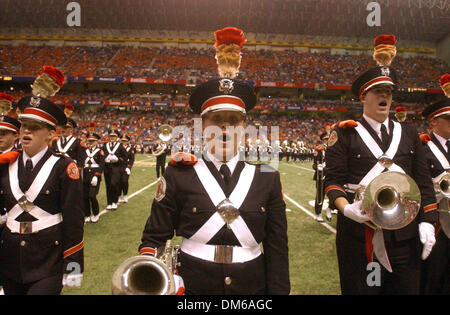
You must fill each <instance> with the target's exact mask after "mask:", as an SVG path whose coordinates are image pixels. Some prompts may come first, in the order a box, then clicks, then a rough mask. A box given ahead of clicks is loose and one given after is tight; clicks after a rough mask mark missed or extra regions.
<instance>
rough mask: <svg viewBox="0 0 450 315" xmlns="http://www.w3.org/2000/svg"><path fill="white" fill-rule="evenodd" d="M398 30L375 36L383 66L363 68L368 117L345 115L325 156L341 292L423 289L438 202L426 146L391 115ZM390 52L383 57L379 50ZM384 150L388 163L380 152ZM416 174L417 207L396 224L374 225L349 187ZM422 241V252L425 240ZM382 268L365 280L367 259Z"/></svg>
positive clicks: (359, 92) (356, 88)
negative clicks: (389, 173) (393, 173)
mask: <svg viewBox="0 0 450 315" xmlns="http://www.w3.org/2000/svg"><path fill="white" fill-rule="evenodd" d="M395 42H396V40H395V38H394V37H393V36H387V35H384V36H380V37H377V38H376V39H375V54H374V59H375V60H377V63H378V66H377V67H375V68H372V69H370V70H368V71H366V72H364V73H363V74H361V75H360V76H359V77H358V78H357V79H356V80H355V82H354V83H353V85H352V91H353V93H354V94H355V95H356V96H357V97H359V99H360V101H361V103H362V104H363V117H362V118H361V119H360V120H359V121H358V122H355V121H345V122H341V123H339V124H338V125H337V127H336V128H335V129H334V130H333V131H332V132H331V134H330V137H329V140H328V144H327V152H326V153H327V154H326V169H325V187H326V189H325V191H326V193H327V195H328V198H329V200H330V204H331V205H332V204H334V205H335V206H336V207H337V209H339V210H340V211H339V214H338V219H337V235H336V249H337V256H338V262H339V275H340V282H341V289H342V293H343V294H418V293H419V281H420V264H421V258H422V259H426V258H427V256H428V254H429V252H430V251H431V248H432V246H433V244H434V242H433V239H434V224H435V222H436V218H437V212H436V209H437V204H436V198H435V196H434V190H433V183H432V182H431V177H430V173H429V170H428V167H427V164H426V155H425V153H426V151H425V149H424V147H423V145H422V144H421V142H420V139H419V136H418V134H417V130H416V129H415V127H413V126H411V125H408V124H405V123H398V122H394V121H392V120H391V119H389V109H390V106H391V104H392V92H393V90H394V89H395V88H396V87H397V78H396V74H395V70H394V69H393V68H391V67H390V62H391V61H392V59H393V57H394V56H395V46H394V44H395ZM379 49H381V50H383V51H384V52H387V55H388V57H387V58H383V56H385V55H382V56H381V57H380V55H379V52H380V50H379ZM383 156H387V157H388V158H389V161H392V163H391V164H390V166H389V165H388V164H383V162H384V161H385V160H382V159H379V158H380V157H383ZM394 167H395V169H397V170H399V171H401V172H404V173H406V174H407V175H409V176H410V177H412V178H413V179H414V180H415V182H416V183H417V186H418V187H419V189H420V194H421V203H420V210H419V213H418V215H417V216H416V217H415V219H414V220H413V221H412V222H411V223H409V224H408V225H407V226H405V227H403V228H401V229H397V230H381V229H377V230H373V229H372V228H370V227H369V226H368V225H365V224H364V223H367V222H368V221H369V217H368V216H367V215H366V214H363V213H362V212H361V205H362V201H356V202H354V191H355V189H356V188H355V189H350V187H352V186H357V187H360V186H361V185H363V186H365V185H366V183H368V182H370V180H371V179H373V178H375V177H376V176H378V175H379V174H381V173H382V172H383V171H384V170H385V168H388V169H389V168H394ZM419 240H420V241H422V242H423V243H424V246H423V249H422V254H420V246H419V243H420V241H419ZM372 261H375V262H377V263H379V265H380V264H381V266H380V279H381V281H380V283H379V284H375V285H373V283H369V282H368V275H369V270H368V269H367V268H368V263H370V262H372Z"/></svg>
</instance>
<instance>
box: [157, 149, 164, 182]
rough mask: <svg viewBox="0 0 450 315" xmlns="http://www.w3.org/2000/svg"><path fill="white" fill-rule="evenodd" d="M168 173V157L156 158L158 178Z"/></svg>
mask: <svg viewBox="0 0 450 315" xmlns="http://www.w3.org/2000/svg"><path fill="white" fill-rule="evenodd" d="M165 171H166V155H165V154H163V155H160V156H158V157H157V158H156V178H159V177H160V176H163V175H164V172H165Z"/></svg>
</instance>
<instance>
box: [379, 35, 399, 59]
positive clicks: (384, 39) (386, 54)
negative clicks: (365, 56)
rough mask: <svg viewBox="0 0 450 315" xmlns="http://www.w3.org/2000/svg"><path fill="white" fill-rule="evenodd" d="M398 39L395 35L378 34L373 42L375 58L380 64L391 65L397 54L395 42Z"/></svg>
mask: <svg viewBox="0 0 450 315" xmlns="http://www.w3.org/2000/svg"><path fill="white" fill-rule="evenodd" d="M396 43H397V39H396V38H395V36H394V35H380V36H377V37H376V38H375V40H374V43H373V50H374V52H373V59H374V60H375V61H376V62H377V64H378V65H379V66H390V65H391V63H392V60H394V58H395V56H396V54H397V48H396V47H395V44H396Z"/></svg>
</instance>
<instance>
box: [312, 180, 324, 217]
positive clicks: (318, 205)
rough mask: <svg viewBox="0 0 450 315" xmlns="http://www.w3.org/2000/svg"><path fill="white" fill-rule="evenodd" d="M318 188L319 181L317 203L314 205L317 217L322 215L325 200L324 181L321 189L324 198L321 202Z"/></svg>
mask: <svg viewBox="0 0 450 315" xmlns="http://www.w3.org/2000/svg"><path fill="white" fill-rule="evenodd" d="M318 188H319V187H318V185H317V181H316V201H315V203H314V211H315V212H316V214H317V215H319V214H321V213H322V207H323V201H324V199H325V190H324V187H323V181H322V187H321V189H322V198H320V200H319V198H318V197H319V196H318V193H317V189H318Z"/></svg>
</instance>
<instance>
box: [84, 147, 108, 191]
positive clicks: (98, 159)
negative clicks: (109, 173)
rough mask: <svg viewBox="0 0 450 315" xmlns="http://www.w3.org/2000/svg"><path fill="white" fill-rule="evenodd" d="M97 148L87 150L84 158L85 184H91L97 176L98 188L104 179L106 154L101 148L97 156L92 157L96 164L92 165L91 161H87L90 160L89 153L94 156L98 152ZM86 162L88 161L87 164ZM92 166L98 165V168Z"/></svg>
mask: <svg viewBox="0 0 450 315" xmlns="http://www.w3.org/2000/svg"><path fill="white" fill-rule="evenodd" d="M96 150H97V148H93V149H90V148H87V149H85V151H84V157H83V167H84V168H83V182H84V183H88V184H90V183H91V181H92V178H93V177H94V176H97V179H98V184H97V186H99V185H100V181H101V179H102V173H103V168H104V166H105V153H104V152H103V150H102V149H101V148H99V150H98V151H97V153H95V155H94V156H93V157H92V158H93V160H94V163H92V161H91V160H87V159H88V155H87V152H89V153H90V154H92V153H93V152H94V151H96ZM86 160H87V161H88V162H87V163H86ZM92 164H94V165H95V164H97V165H98V166H96V167H92Z"/></svg>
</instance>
